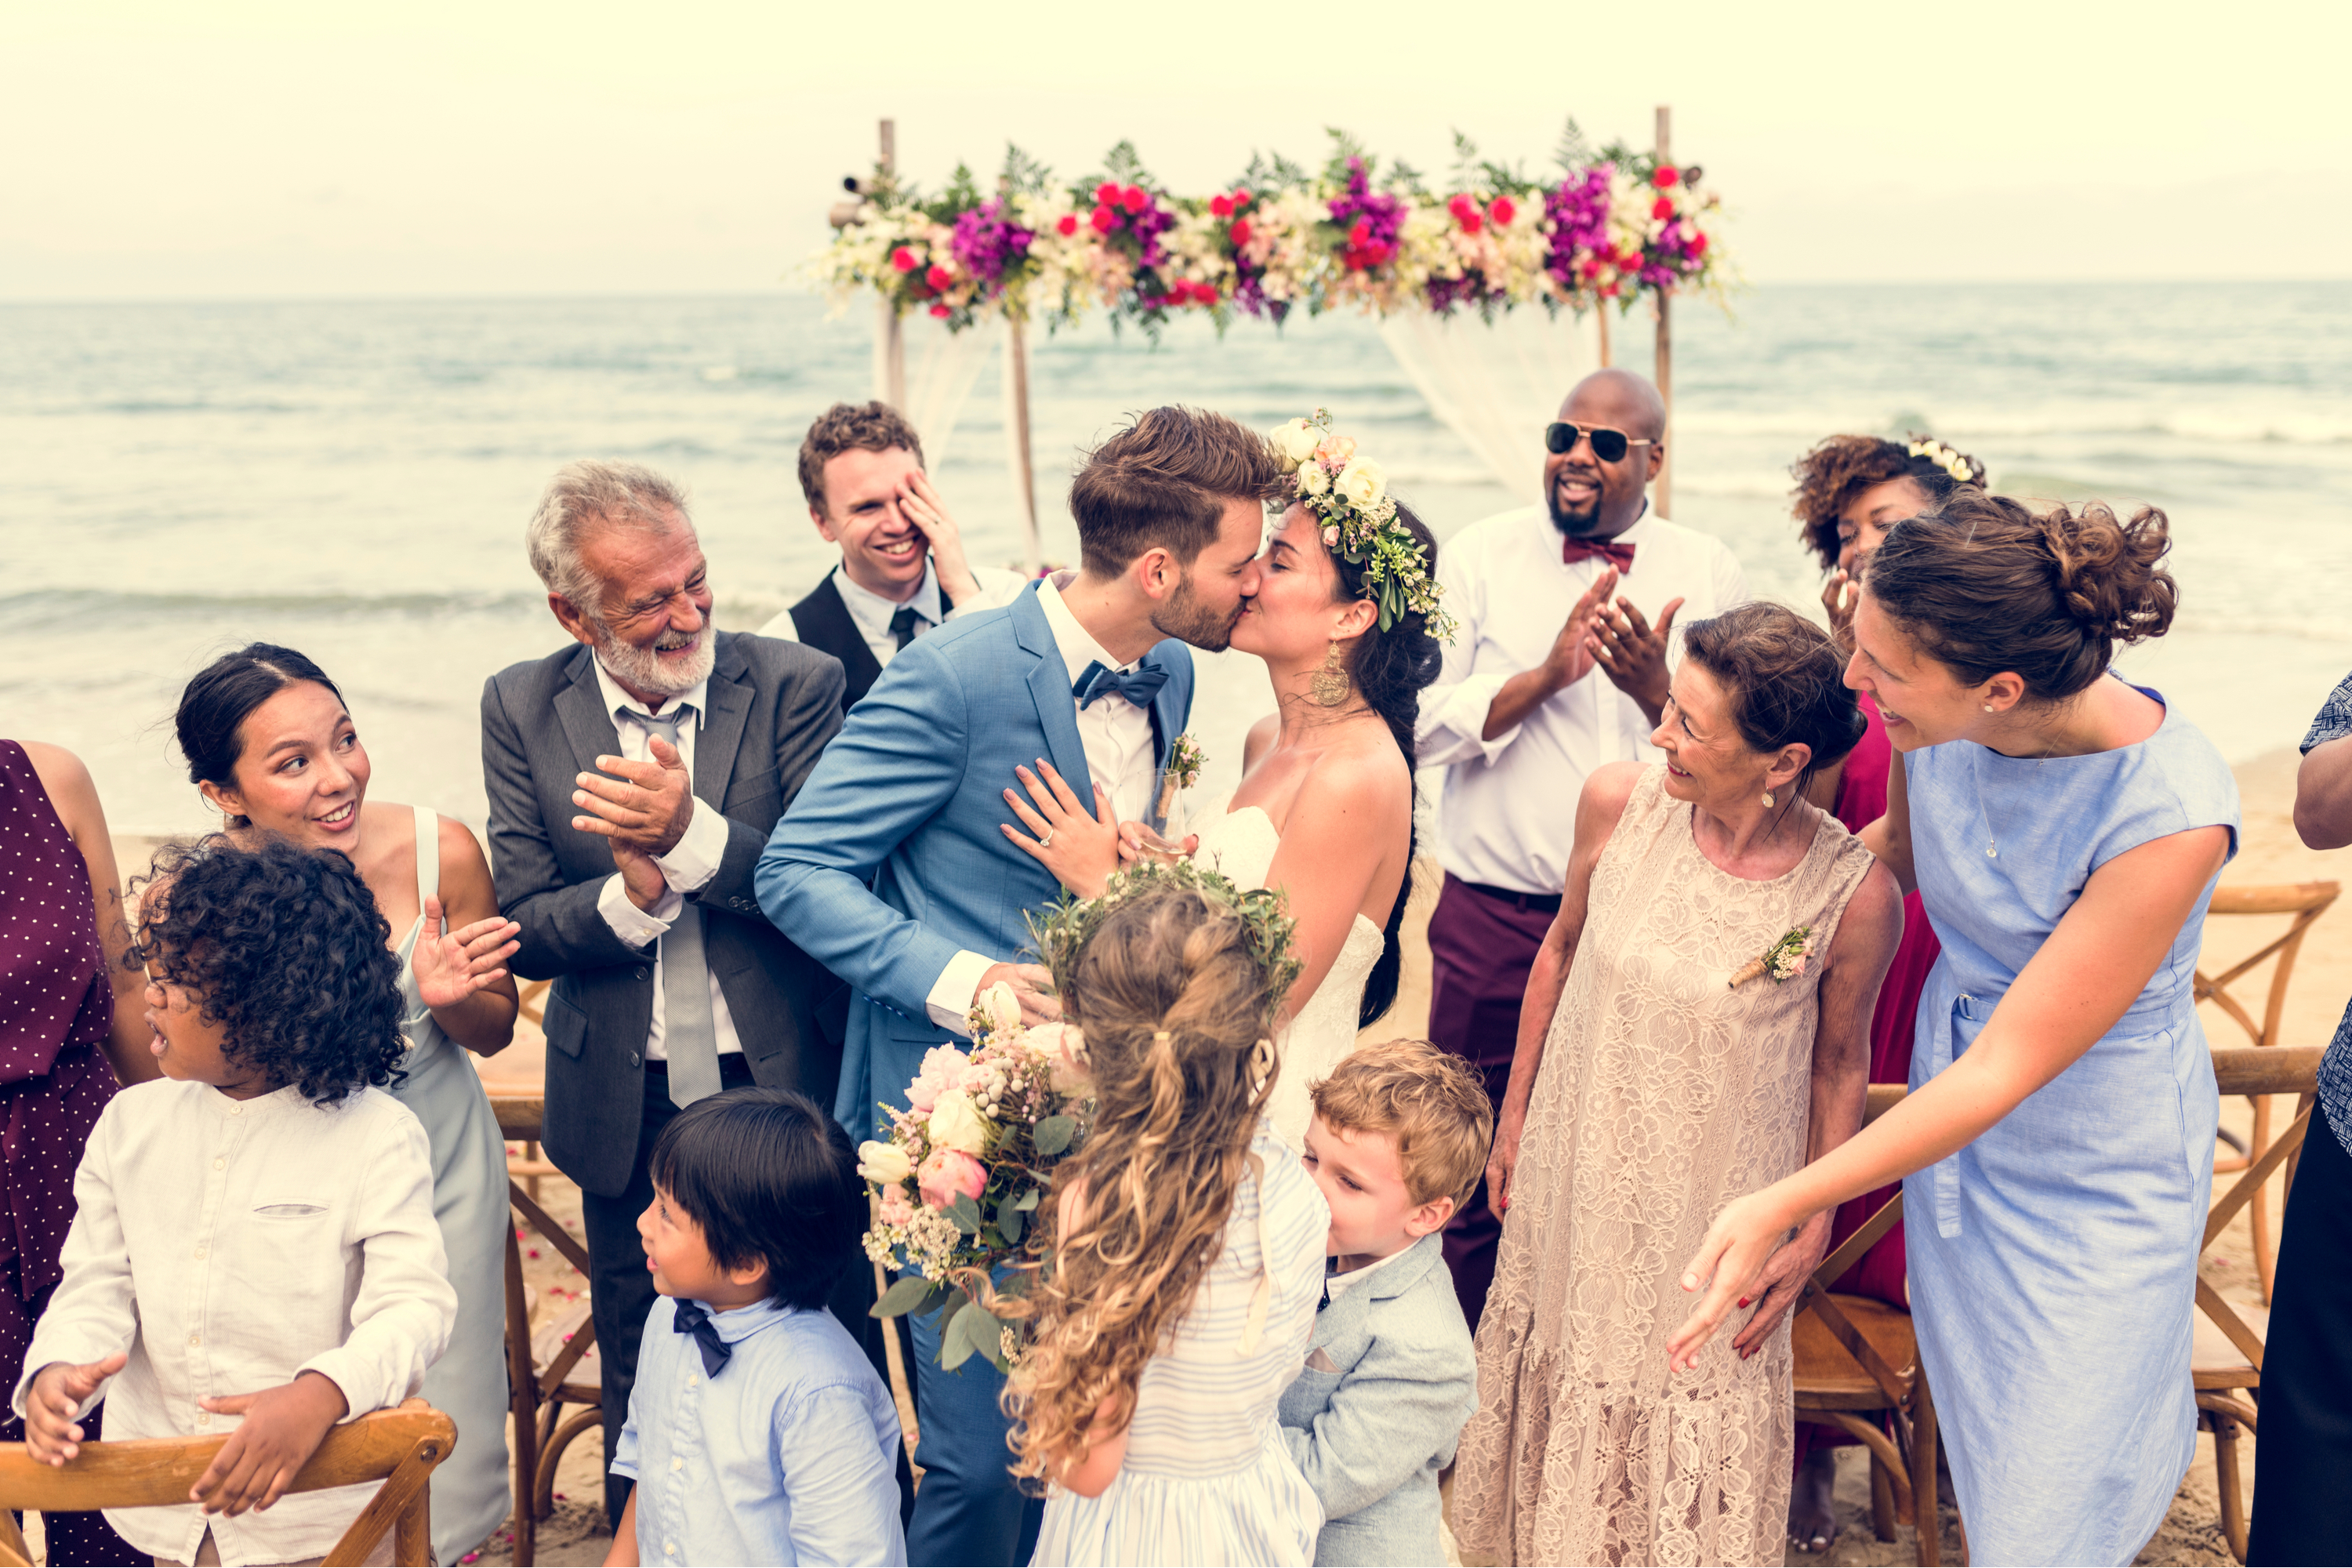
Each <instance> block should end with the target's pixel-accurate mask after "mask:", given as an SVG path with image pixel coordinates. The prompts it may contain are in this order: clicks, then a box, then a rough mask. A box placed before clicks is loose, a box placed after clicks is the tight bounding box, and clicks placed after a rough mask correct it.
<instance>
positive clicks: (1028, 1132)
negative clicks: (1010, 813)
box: [857, 984, 1092, 1369]
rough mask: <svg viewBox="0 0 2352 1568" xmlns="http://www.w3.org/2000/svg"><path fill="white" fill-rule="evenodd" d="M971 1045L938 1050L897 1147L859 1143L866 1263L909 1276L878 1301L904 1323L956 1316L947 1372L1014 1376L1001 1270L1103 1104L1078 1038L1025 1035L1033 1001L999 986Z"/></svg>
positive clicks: (910, 1091) (902, 1115)
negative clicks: (868, 1205) (871, 1216)
mask: <svg viewBox="0 0 2352 1568" xmlns="http://www.w3.org/2000/svg"><path fill="white" fill-rule="evenodd" d="M971 1030H972V1041H973V1048H972V1049H971V1051H970V1052H965V1051H961V1050H958V1049H957V1048H956V1047H953V1046H951V1045H942V1046H938V1047H933V1048H932V1050H931V1051H930V1052H929V1055H927V1056H925V1057H924V1058H923V1065H922V1070H921V1071H920V1072H919V1073H918V1074H916V1077H915V1081H914V1082H913V1083H911V1084H909V1085H908V1086H907V1102H908V1107H909V1109H908V1110H889V1109H887V1108H885V1109H886V1113H887V1115H888V1117H889V1119H890V1130H889V1134H888V1136H887V1137H885V1138H881V1139H877V1140H873V1141H870V1142H866V1143H864V1144H862V1145H860V1146H859V1149H858V1165H857V1171H858V1174H860V1175H862V1176H864V1177H865V1178H866V1181H867V1183H868V1184H871V1186H872V1187H873V1189H874V1191H875V1195H876V1199H877V1205H876V1209H877V1218H876V1222H875V1225H874V1226H873V1228H872V1229H870V1230H868V1231H867V1232H866V1256H867V1257H868V1258H872V1259H874V1261H876V1262H877V1263H882V1264H887V1265H891V1266H894V1267H898V1268H904V1269H906V1270H907V1271H908V1272H907V1274H906V1276H905V1277H904V1278H903V1279H900V1280H899V1281H898V1283H897V1284H895V1285H893V1286H891V1287H890V1289H888V1290H887V1292H885V1293H884V1295H883V1297H882V1300H879V1301H877V1303H875V1307H874V1315H875V1316H876V1317H880V1318H896V1317H900V1316H903V1315H905V1314H907V1313H909V1312H913V1313H918V1314H920V1313H925V1312H929V1311H930V1310H933V1309H934V1308H937V1307H940V1306H942V1305H945V1306H947V1307H948V1308H949V1310H948V1313H947V1316H946V1327H945V1330H944V1331H943V1332H942V1333H941V1335H940V1365H942V1366H945V1367H950V1368H952V1367H957V1366H961V1365H962V1364H963V1363H964V1362H965V1361H966V1360H968V1359H969V1358H970V1357H971V1355H972V1354H973V1353H974V1352H977V1353H979V1354H981V1355H983V1356H985V1357H987V1358H988V1359H989V1360H990V1361H991V1362H992V1363H995V1364H996V1365H997V1367H998V1368H1000V1369H1003V1368H1005V1367H1007V1366H1009V1365H1010V1363H1011V1360H1012V1357H1013V1355H1014V1354H1015V1353H1017V1352H1018V1349H1019V1340H1018V1338H1017V1335H1016V1333H1015V1330H1014V1326H1013V1321H1012V1320H1010V1319H1003V1318H999V1317H997V1316H996V1315H995V1314H994V1313H992V1312H991V1311H990V1310H989V1307H990V1305H991V1304H992V1302H993V1300H994V1299H995V1298H994V1290H993V1287H992V1285H991V1284H990V1280H991V1277H992V1273H993V1271H994V1270H995V1269H996V1268H998V1267H999V1266H1000V1265H1003V1264H1004V1263H1007V1262H1010V1261H1012V1260H1013V1259H1014V1258H1018V1257H1019V1256H1020V1255H1021V1252H1022V1238H1023V1237H1024V1235H1025V1234H1026V1233H1027V1231H1028V1230H1029V1229H1030V1228H1031V1226H1033V1225H1034V1217H1033V1216H1034V1215H1035V1213H1036V1210H1037V1205H1038V1203H1039V1202H1040V1201H1041V1200H1042V1199H1043V1198H1044V1196H1045V1191H1046V1188H1047V1187H1048V1186H1049V1185H1050V1184H1051V1183H1052V1180H1053V1173H1054V1168H1055V1166H1056V1165H1058V1164H1059V1163H1061V1162H1062V1161H1063V1160H1064V1159H1066V1157H1068V1155H1069V1154H1070V1153H1071V1152H1072V1151H1073V1150H1075V1149H1076V1147H1077V1145H1078V1144H1079V1142H1081V1141H1082V1140H1083V1139H1084V1137H1085V1135H1086V1124H1087V1113H1088V1111H1089V1110H1090V1109H1091V1105H1092V1101H1091V1099H1090V1096H1089V1093H1088V1090H1089V1085H1088V1084H1087V1079H1086V1072H1085V1068H1084V1066H1083V1062H1084V1058H1083V1056H1082V1055H1081V1052H1082V1050H1083V1047H1082V1045H1081V1043H1080V1042H1079V1040H1078V1039H1077V1038H1076V1033H1077V1032H1076V1030H1075V1029H1071V1028H1067V1027H1066V1026H1063V1025H1060V1024H1047V1025H1045V1026H1040V1027H1038V1028H1034V1029H1031V1028H1024V1027H1023V1026H1022V1023H1021V1004H1020V1003H1019V1001H1017V1000H1016V999H1015V998H1014V996H1013V990H1012V988H1011V987H1010V986H1007V985H1003V984H999V985H993V986H991V987H990V988H989V989H988V990H987V991H986V992H985V993H983V994H982V995H981V996H980V997H979V998H978V1000H976V1001H975V1002H974V1003H973V1004H972V1009H971Z"/></svg>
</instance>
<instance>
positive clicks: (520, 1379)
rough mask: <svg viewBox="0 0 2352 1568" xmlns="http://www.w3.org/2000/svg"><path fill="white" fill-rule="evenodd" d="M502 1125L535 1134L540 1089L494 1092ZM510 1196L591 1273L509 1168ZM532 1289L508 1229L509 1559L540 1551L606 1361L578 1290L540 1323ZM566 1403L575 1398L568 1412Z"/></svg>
mask: <svg viewBox="0 0 2352 1568" xmlns="http://www.w3.org/2000/svg"><path fill="white" fill-rule="evenodd" d="M490 1105H491V1108H492V1109H493V1110H496V1111H497V1112H498V1117H499V1132H500V1133H501V1134H502V1135H503V1136H504V1137H505V1138H506V1139H507V1141H508V1142H525V1141H528V1142H537V1141H538V1137H539V1132H540V1127H541V1118H542V1115H543V1109H544V1101H543V1100H541V1098H540V1097H539V1096H538V1095H528V1096H526V1095H508V1094H496V1095H492V1096H491V1097H490ZM507 1199H508V1202H509V1205H512V1208H513V1211H514V1213H515V1215H517V1216H518V1217H519V1218H520V1220H521V1221H522V1222H523V1223H524V1224H527V1225H529V1226H530V1227H531V1228H532V1229H533V1230H536V1231H537V1232H539V1234H540V1236H541V1238H542V1239H544V1240H545V1241H546V1243H547V1244H548V1245H549V1246H550V1247H553V1248H555V1250H556V1251H557V1252H558V1253H560V1254H562V1257H563V1258H564V1259H565V1261H567V1262H569V1263H570V1264H571V1265H572V1267H573V1268H577V1269H578V1270H580V1272H581V1274H582V1276H583V1278H584V1277H585V1276H586V1275H587V1273H588V1249H587V1248H586V1247H583V1246H582V1245H581V1244H580V1242H579V1241H578V1240H577V1239H576V1238H575V1237H572V1235H571V1234H570V1233H569V1232H567V1231H566V1230H565V1229H564V1228H563V1226H562V1223H561V1222H559V1221H558V1220H556V1219H555V1218H554V1217H553V1216H552V1215H550V1214H549V1213H548V1212H547V1211H546V1210H545V1209H543V1208H541V1207H540V1206H539V1201H538V1200H537V1199H536V1198H534V1197H532V1196H531V1195H530V1194H529V1193H527V1192H525V1191H524V1190H523V1188H522V1184H521V1183H520V1182H519V1181H517V1180H516V1179H514V1178H513V1177H511V1176H509V1178H508V1181H507ZM532 1305H533V1302H532V1293H531V1291H530V1289H529V1288H528V1287H527V1286H525V1285H524V1283H523V1278H522V1247H521V1244H520V1241H519V1240H518V1239H517V1238H516V1236H515V1234H514V1231H513V1228H512V1227H509V1230H508V1233H507V1388H508V1392H509V1403H510V1406H511V1409H512V1411H513V1414H514V1560H515V1561H516V1562H517V1563H530V1562H533V1561H535V1560H536V1558H537V1554H538V1533H539V1521H541V1520H543V1519H545V1518H547V1517H548V1516H549V1515H550V1514H551V1513H553V1512H554V1511H555V1470H556V1467H557V1466H558V1465H560V1464H561V1463H562V1460H563V1454H564V1450H565V1449H567V1448H569V1447H572V1443H573V1442H574V1441H576V1440H577V1439H578V1438H579V1436H581V1434H583V1433H584V1432H587V1431H589V1430H590V1429H592V1428H593V1427H598V1426H603V1425H604V1361H603V1358H602V1357H600V1356H599V1355H598V1354H597V1353H596V1324H595V1321H594V1319H593V1318H592V1317H591V1316H590V1315H589V1301H588V1298H587V1297H586V1296H585V1295H584V1294H583V1296H582V1298H581V1299H580V1300H578V1301H576V1302H574V1303H573V1304H572V1306H571V1307H569V1308H567V1309H566V1310H563V1311H562V1312H560V1313H558V1314H556V1315H555V1316H554V1317H553V1318H551V1320H550V1321H547V1322H545V1323H543V1324H541V1325H540V1327H539V1328H538V1329H537V1330H535V1331H534V1330H533V1329H532V1327H531V1322H530V1318H531V1308H532ZM566 1405H576V1406H579V1407H580V1408H578V1409H576V1410H574V1411H573V1412H572V1414H571V1415H568V1416H567V1415H565V1414H564V1407H565V1406H566Z"/></svg>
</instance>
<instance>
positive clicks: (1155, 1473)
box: [1004, 865, 1330, 1564]
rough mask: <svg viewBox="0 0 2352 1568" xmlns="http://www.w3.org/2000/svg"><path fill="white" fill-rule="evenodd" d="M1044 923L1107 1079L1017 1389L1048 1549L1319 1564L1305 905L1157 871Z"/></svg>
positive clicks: (1047, 1251) (1059, 980)
mask: <svg viewBox="0 0 2352 1568" xmlns="http://www.w3.org/2000/svg"><path fill="white" fill-rule="evenodd" d="M1037 935H1038V947H1039V951H1040V953H1041V956H1042V957H1043V958H1044V959H1045V963H1046V965H1047V966H1048V967H1049V968H1050V969H1051V970H1052V971H1053V974H1054V981H1055V988H1056V989H1057V990H1058V991H1059V993H1060V994H1061V996H1062V998H1063V1007H1064V1017H1065V1019H1066V1023H1067V1025H1068V1026H1070V1027H1072V1028H1073V1029H1075V1030H1076V1031H1077V1033H1078V1035H1079V1037H1080V1038H1081V1039H1082V1041H1083V1049H1084V1051H1085V1053H1086V1056H1087V1065H1088V1067H1089V1068H1090V1069H1091V1071H1092V1074H1093V1076H1094V1079H1095V1082H1096V1084H1097V1091H1096V1092H1097V1099H1096V1108H1095V1113H1094V1120H1093V1123H1092V1127H1091V1130H1090V1131H1089V1132H1088V1133H1087V1142H1086V1144H1085V1146H1084V1148H1083V1149H1082V1150H1081V1151H1080V1152H1079V1153H1078V1154H1077V1155H1076V1157H1075V1158H1074V1159H1072V1160H1071V1161H1069V1162H1068V1163H1066V1164H1065V1165H1064V1166H1063V1167H1062V1172H1063V1174H1062V1175H1061V1176H1060V1179H1059V1180H1058V1182H1057V1186H1058V1187H1059V1189H1060V1190H1059V1192H1058V1194H1057V1195H1056V1198H1055V1202H1054V1204H1053V1205H1052V1208H1053V1212H1052V1217H1051V1218H1050V1219H1049V1220H1048V1222H1047V1224H1046V1226H1044V1227H1043V1228H1042V1234H1041V1237H1040V1239H1039V1242H1038V1251H1039V1253H1040V1256H1041V1257H1043V1258H1044V1259H1045V1263H1044V1267H1043V1268H1042V1269H1041V1271H1040V1273H1039V1275H1038V1277H1037V1279H1036V1280H1035V1281H1034V1285H1033V1287H1032V1289H1030V1291H1029V1293H1028V1296H1027V1297H1026V1300H1025V1306H1026V1309H1027V1310H1028V1311H1029V1313H1030V1315H1031V1316H1032V1317H1033V1318H1034V1335H1033V1338H1032V1341H1031V1343H1030V1346H1029V1348H1028V1349H1027V1350H1026V1351H1025V1352H1024V1353H1023V1354H1022V1356H1021V1359H1020V1362H1019V1363H1018V1365H1017V1366H1016V1368H1015V1370H1014V1373H1013V1380H1012V1382H1011V1384H1009V1385H1008V1387H1007V1389H1006V1393H1005V1396H1004V1402H1005V1408H1006V1410H1007V1413H1008V1414H1010V1415H1012V1416H1013V1419H1014V1420H1015V1422H1016V1423H1018V1425H1017V1426H1016V1428H1015V1434H1014V1447H1015V1448H1016V1450H1017V1453H1018V1456H1019V1458H1018V1460H1017V1462H1016V1464H1015V1466H1014V1469H1015V1472H1016V1473H1017V1474H1019V1475H1022V1476H1024V1477H1034V1478H1039V1479H1044V1480H1045V1482H1047V1483H1048V1490H1047V1493H1046V1498H1047V1500H1046V1504H1045V1524H1044V1528H1043V1530H1042V1531H1041V1532H1040V1535H1039V1538H1038V1542H1037V1552H1036V1556H1035V1558H1034V1562H1036V1563H1041V1564H1054V1563H1311V1562H1312V1561H1314V1556H1315V1537H1316V1532H1317V1531H1318V1530H1319V1529H1320V1528H1321V1526H1322V1522H1323V1510H1322V1508H1321V1505H1320V1504H1319V1503H1318V1501H1317V1500H1316V1495H1315V1492H1314V1491H1313V1489H1311V1488H1309V1487H1308V1486H1307V1480H1306V1478H1305V1477H1304V1476H1302V1475H1301V1474H1300V1473H1299V1470H1298V1468H1297V1464H1296V1463H1294V1462H1293V1460H1292V1459H1291V1458H1290V1454H1289V1450H1288V1447H1286V1444H1285V1443H1284V1440H1283V1436H1282V1429H1281V1426H1280V1423H1279V1421H1278V1420H1277V1417H1276V1407H1277V1405H1278V1404H1279V1402H1280V1400H1281V1397H1282V1391H1283V1390H1284V1389H1285V1388H1286V1387H1287V1386H1288V1385H1289V1384H1290V1382H1291V1380H1292V1379H1293V1378H1295V1377H1296V1376H1297V1373H1298V1371H1299V1368H1300V1367H1301V1366H1303V1365H1304V1364H1305V1360H1306V1355H1307V1343H1308V1341H1309V1339H1310V1337H1311V1336H1312V1334H1313V1332H1314V1327H1315V1308H1316V1302H1317V1300H1318V1296H1319V1294H1320V1287H1321V1282H1322V1275H1323V1252H1324V1242H1325V1238H1326V1237H1327V1235H1328V1230H1329V1226H1330V1211H1329V1209H1328V1207H1327V1205H1325V1203H1324V1200H1323V1196H1322V1194H1321V1192H1320V1191H1319V1190H1318V1188H1317V1187H1316V1185H1315V1183H1314V1179H1313V1178H1312V1177H1310V1176H1309V1175H1308V1174H1307V1172H1306V1169H1305V1168H1304V1167H1303V1166H1302V1165H1301V1164H1300V1163H1299V1162H1298V1159H1297V1156H1296V1155H1295V1154H1293V1153H1291V1152H1289V1150H1288V1149H1287V1148H1286V1146H1285V1145H1284V1144H1283V1143H1282V1142H1281V1141H1280V1140H1279V1139H1278V1138H1276V1135H1275V1134H1274V1132H1273V1131H1272V1130H1271V1128H1270V1127H1269V1126H1268V1124H1267V1122H1266V1120H1265V1108H1266V1101H1267V1097H1268V1095H1269V1094H1270V1093H1271V1091H1272V1089H1273V1087H1274V1084H1273V1079H1274V1074H1275V1071H1276V1062H1275V1056H1274V1051H1273V1048H1272V1047H1271V1046H1270V1044H1269V1043H1268V1040H1269V1037H1270V1035H1271V1032H1272V1029H1273V1026H1274V1021H1275V1016H1276V1009H1277V1008H1278V1007H1279V1006H1280V1005H1281V1002H1282V998H1283V994H1284V993H1285V992H1286V990H1287V989H1288V988H1289V985H1290V984H1291V982H1292V980H1293V979H1295V978H1296V976H1297V972H1298V965H1297V960H1296V959H1295V958H1294V957H1293V956H1292V955H1291V952H1290V942H1291V923H1290V921H1289V920H1288V919H1287V917H1286V916H1285V915H1284V914H1283V913H1282V912H1281V910H1280V906H1279V903H1278V901H1277V900H1276V897H1275V896H1274V895H1273V894H1270V893H1267V892H1265V891H1263V890H1259V891H1254V892H1250V893H1242V892H1239V891H1237V890H1236V889H1234V886H1233V885H1232V884H1231V883H1230V882H1227V881H1226V880H1225V879H1223V878H1222V877H1220V876H1217V875H1216V874H1215V873H1213V872H1209V871H1202V870H1198V869H1195V868H1192V866H1190V865H1176V866H1169V867H1161V866H1156V865H1148V866H1143V867H1139V868H1136V869H1135V870H1132V871H1129V872H1126V873H1123V874H1121V875H1119V876H1117V877H1114V878H1113V879H1111V882H1110V885H1109V887H1108V889H1106V891H1105V892H1104V894H1103V896H1102V897H1101V898H1099V899H1096V900H1089V901H1087V902H1085V903H1076V904H1065V905H1064V906H1063V907H1062V908H1061V909H1060V910H1057V911H1056V912H1055V914H1054V915H1052V916H1051V917H1049V918H1048V919H1047V920H1046V921H1044V922H1043V923H1042V924H1041V926H1040V928H1039V930H1038V932H1037Z"/></svg>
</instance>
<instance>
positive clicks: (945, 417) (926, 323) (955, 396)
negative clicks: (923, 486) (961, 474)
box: [874, 315, 1003, 473]
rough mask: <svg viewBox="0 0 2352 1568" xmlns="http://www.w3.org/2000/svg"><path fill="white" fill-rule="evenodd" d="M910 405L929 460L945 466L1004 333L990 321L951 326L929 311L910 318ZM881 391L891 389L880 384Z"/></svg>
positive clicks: (908, 411) (909, 414) (935, 469)
mask: <svg viewBox="0 0 2352 1568" xmlns="http://www.w3.org/2000/svg"><path fill="white" fill-rule="evenodd" d="M903 331H904V333H905V342H906V354H907V406H906V407H905V409H904V410H902V412H903V413H905V415H906V416H907V418H908V421H909V422H910V423H911V424H912V425H913V426H915V433H916V434H917V435H919V436H920V437H922V438H923V464H924V467H926V468H929V469H930V471H931V472H933V473H937V472H939V471H940V466H941V464H942V463H943V462H944V461H945V460H946V458H947V449H948V446H949V444H950V439H951V438H952V437H954V435H955V427H956V421H957V419H959V418H960V417H961V416H962V414H963V405H964V404H965V402H966V401H967V400H968V399H970V397H971V388H972V384H973V383H975V382H977V381H978V380H979V379H980V373H981V370H982V367H983V366H985V365H986V364H987V363H988V355H989V352H990V351H991V350H992V349H994V348H995V347H996V340H997V339H998V338H999V337H1001V336H1002V335H1003V333H1002V332H1001V331H996V330H992V328H990V327H986V326H982V327H973V328H970V329H968V330H967V331H961V332H950V331H948V330H947V328H946V327H945V326H944V325H942V324H941V323H940V322H939V321H936V320H934V319H933V318H931V317H929V316H912V315H910V316H908V317H906V318H905V326H904V328H903ZM874 395H875V396H877V397H882V398H887V397H888V396H889V393H888V392H887V390H885V389H883V388H881V387H878V386H877V388H876V389H875V394H874Z"/></svg>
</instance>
